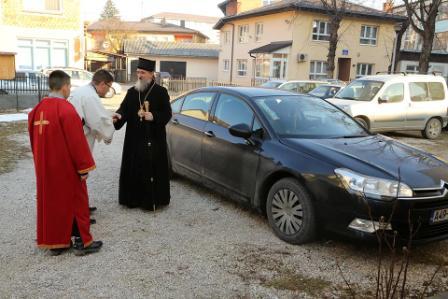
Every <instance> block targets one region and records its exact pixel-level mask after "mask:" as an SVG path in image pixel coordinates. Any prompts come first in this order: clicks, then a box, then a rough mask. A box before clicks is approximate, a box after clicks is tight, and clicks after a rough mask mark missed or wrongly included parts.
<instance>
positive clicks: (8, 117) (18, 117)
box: [0, 113, 28, 122]
mask: <svg viewBox="0 0 448 299" xmlns="http://www.w3.org/2000/svg"><path fill="white" fill-rule="evenodd" d="M22 120H28V114H25V113H16V114H0V122H13V121H22Z"/></svg>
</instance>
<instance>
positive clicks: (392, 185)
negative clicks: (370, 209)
mask: <svg viewBox="0 0 448 299" xmlns="http://www.w3.org/2000/svg"><path fill="white" fill-rule="evenodd" d="M334 172H335V173H336V175H337V176H338V177H339V179H340V180H341V181H342V183H343V184H344V186H345V188H347V190H349V191H354V192H357V193H361V194H364V195H365V196H366V197H369V198H374V199H381V200H389V201H390V200H393V199H395V198H397V197H412V196H413V192H412V189H411V188H410V187H409V186H408V185H406V184H404V183H400V182H398V181H393V180H386V179H381V178H375V177H371V176H367V175H363V174H360V173H357V172H354V171H352V170H349V169H345V168H338V169H336V170H335V171H334Z"/></svg>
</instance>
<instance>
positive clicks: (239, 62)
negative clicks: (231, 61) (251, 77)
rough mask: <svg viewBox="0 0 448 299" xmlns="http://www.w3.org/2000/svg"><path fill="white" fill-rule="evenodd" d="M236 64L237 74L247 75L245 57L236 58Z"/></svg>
mask: <svg viewBox="0 0 448 299" xmlns="http://www.w3.org/2000/svg"><path fill="white" fill-rule="evenodd" d="M236 63H237V65H238V70H237V72H238V76H246V75H247V60H246V59H237V61H236Z"/></svg>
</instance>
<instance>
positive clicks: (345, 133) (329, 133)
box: [255, 96, 368, 139]
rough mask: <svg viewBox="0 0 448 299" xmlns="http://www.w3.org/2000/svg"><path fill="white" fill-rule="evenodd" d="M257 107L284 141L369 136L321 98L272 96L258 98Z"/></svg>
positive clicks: (356, 123) (349, 118) (359, 126)
mask: <svg viewBox="0 0 448 299" xmlns="http://www.w3.org/2000/svg"><path fill="white" fill-rule="evenodd" d="M255 104H256V105H257V106H258V107H259V109H260V110H261V112H262V114H263V115H264V116H265V118H266V120H267V121H268V122H269V124H270V125H271V127H272V128H273V129H274V131H275V132H276V133H277V134H278V135H279V136H280V137H282V138H314V139H317V138H342V137H343V138H349V137H358V136H367V135H368V133H367V132H366V131H365V130H364V128H363V127H362V126H361V125H360V124H359V123H358V122H356V121H355V120H354V119H353V118H351V117H350V116H348V115H347V114H345V113H343V112H342V111H341V110H339V109H338V108H336V107H334V106H333V105H331V104H329V103H327V102H326V101H322V100H320V99H317V98H311V97H303V96H269V97H259V98H256V99H255Z"/></svg>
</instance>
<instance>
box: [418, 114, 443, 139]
mask: <svg viewBox="0 0 448 299" xmlns="http://www.w3.org/2000/svg"><path fill="white" fill-rule="evenodd" d="M441 133H442V122H441V121H440V119H438V118H431V119H430V120H428V122H427V123H426V126H425V129H424V130H422V135H423V137H425V138H427V139H436V138H438V137H439V136H440V134H441Z"/></svg>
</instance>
